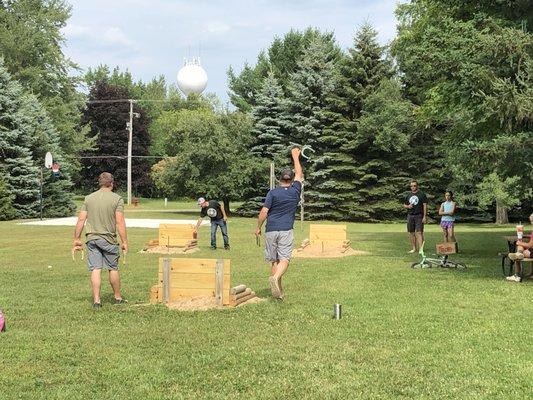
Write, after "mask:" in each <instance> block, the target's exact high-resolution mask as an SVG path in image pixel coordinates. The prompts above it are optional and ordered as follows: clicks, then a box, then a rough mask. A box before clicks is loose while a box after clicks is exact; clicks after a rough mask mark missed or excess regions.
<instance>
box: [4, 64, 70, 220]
mask: <svg viewBox="0 0 533 400" xmlns="http://www.w3.org/2000/svg"><path fill="white" fill-rule="evenodd" d="M0 109H2V110H3V115H2V122H1V123H0V130H1V131H3V132H2V133H3V134H2V135H1V137H0V150H1V152H2V159H1V161H0V163H1V164H2V167H3V170H4V171H5V173H6V186H7V188H8V190H9V191H11V192H12V193H13V195H14V196H15V197H14V199H13V207H14V208H15V210H16V216H17V217H19V218H31V217H35V216H37V215H38V214H39V212H40V204H39V190H40V189H39V187H40V171H39V167H40V166H42V164H43V162H44V156H45V154H46V152H47V151H50V152H51V153H52V154H53V155H54V157H55V159H56V161H59V162H62V151H61V147H60V144H59V142H60V137H59V134H58V133H57V131H56V130H55V128H54V127H53V125H52V122H51V120H50V118H49V117H48V115H47V113H46V111H45V110H44V108H43V107H42V106H41V104H40V103H39V101H38V100H37V98H36V97H35V96H33V95H31V94H25V93H24V92H23V90H22V87H21V85H20V84H18V82H16V81H14V80H12V79H11V77H10V75H9V74H8V73H7V71H6V70H5V68H4V67H2V66H1V65H0ZM62 167H63V177H62V178H60V179H56V178H53V179H51V178H50V177H49V173H48V171H47V173H46V175H45V178H46V179H45V183H44V190H45V196H44V200H45V201H46V202H47V204H45V207H43V211H44V213H43V215H44V216H50V217H52V216H53V217H55V216H65V215H70V213H72V211H73V210H74V209H75V206H74V203H73V201H72V194H71V187H72V183H71V181H70V178H69V167H68V165H67V164H63V166H62ZM41 168H42V167H41Z"/></svg>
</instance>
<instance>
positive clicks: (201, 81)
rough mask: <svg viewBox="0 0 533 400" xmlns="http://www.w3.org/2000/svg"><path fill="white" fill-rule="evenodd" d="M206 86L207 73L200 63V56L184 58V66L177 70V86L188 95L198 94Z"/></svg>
mask: <svg viewBox="0 0 533 400" xmlns="http://www.w3.org/2000/svg"><path fill="white" fill-rule="evenodd" d="M206 86H207V73H206V72H205V70H204V69H203V68H202V65H201V64H200V57H193V58H192V59H187V58H186V59H185V63H184V66H183V67H182V68H181V69H180V70H179V72H178V87H179V88H180V90H181V91H182V92H183V94H185V96H188V95H189V94H191V93H195V94H200V93H202V92H203V91H204V89H205V88H206Z"/></svg>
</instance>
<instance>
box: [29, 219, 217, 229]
mask: <svg viewBox="0 0 533 400" xmlns="http://www.w3.org/2000/svg"><path fill="white" fill-rule="evenodd" d="M77 220H78V218H77V217H66V218H53V219H45V220H42V221H41V220H34V221H28V222H21V223H19V225H42V226H75V225H76V221H77ZM196 221H197V220H195V219H136V218H126V227H127V228H155V229H158V228H159V224H196ZM209 225H211V223H210V222H209V221H202V226H209Z"/></svg>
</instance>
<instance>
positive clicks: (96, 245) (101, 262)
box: [86, 239, 119, 271]
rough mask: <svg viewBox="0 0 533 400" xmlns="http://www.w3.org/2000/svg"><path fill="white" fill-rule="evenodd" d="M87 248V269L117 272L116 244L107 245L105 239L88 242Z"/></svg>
mask: <svg viewBox="0 0 533 400" xmlns="http://www.w3.org/2000/svg"><path fill="white" fill-rule="evenodd" d="M86 246H87V268H88V269H89V271H92V270H93V269H112V270H118V258H119V249H118V244H112V243H109V242H108V241H107V240H105V239H94V240H89V241H88V242H87V243H86Z"/></svg>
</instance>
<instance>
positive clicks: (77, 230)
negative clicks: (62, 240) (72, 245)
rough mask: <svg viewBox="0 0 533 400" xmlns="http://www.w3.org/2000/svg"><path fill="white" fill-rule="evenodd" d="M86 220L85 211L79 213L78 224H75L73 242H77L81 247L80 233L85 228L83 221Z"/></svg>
mask: <svg viewBox="0 0 533 400" xmlns="http://www.w3.org/2000/svg"><path fill="white" fill-rule="evenodd" d="M86 220H87V211H80V215H78V222H76V228H74V242H79V244H80V245H81V241H80V238H81V233H82V232H83V227H84V226H85V221H86Z"/></svg>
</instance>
